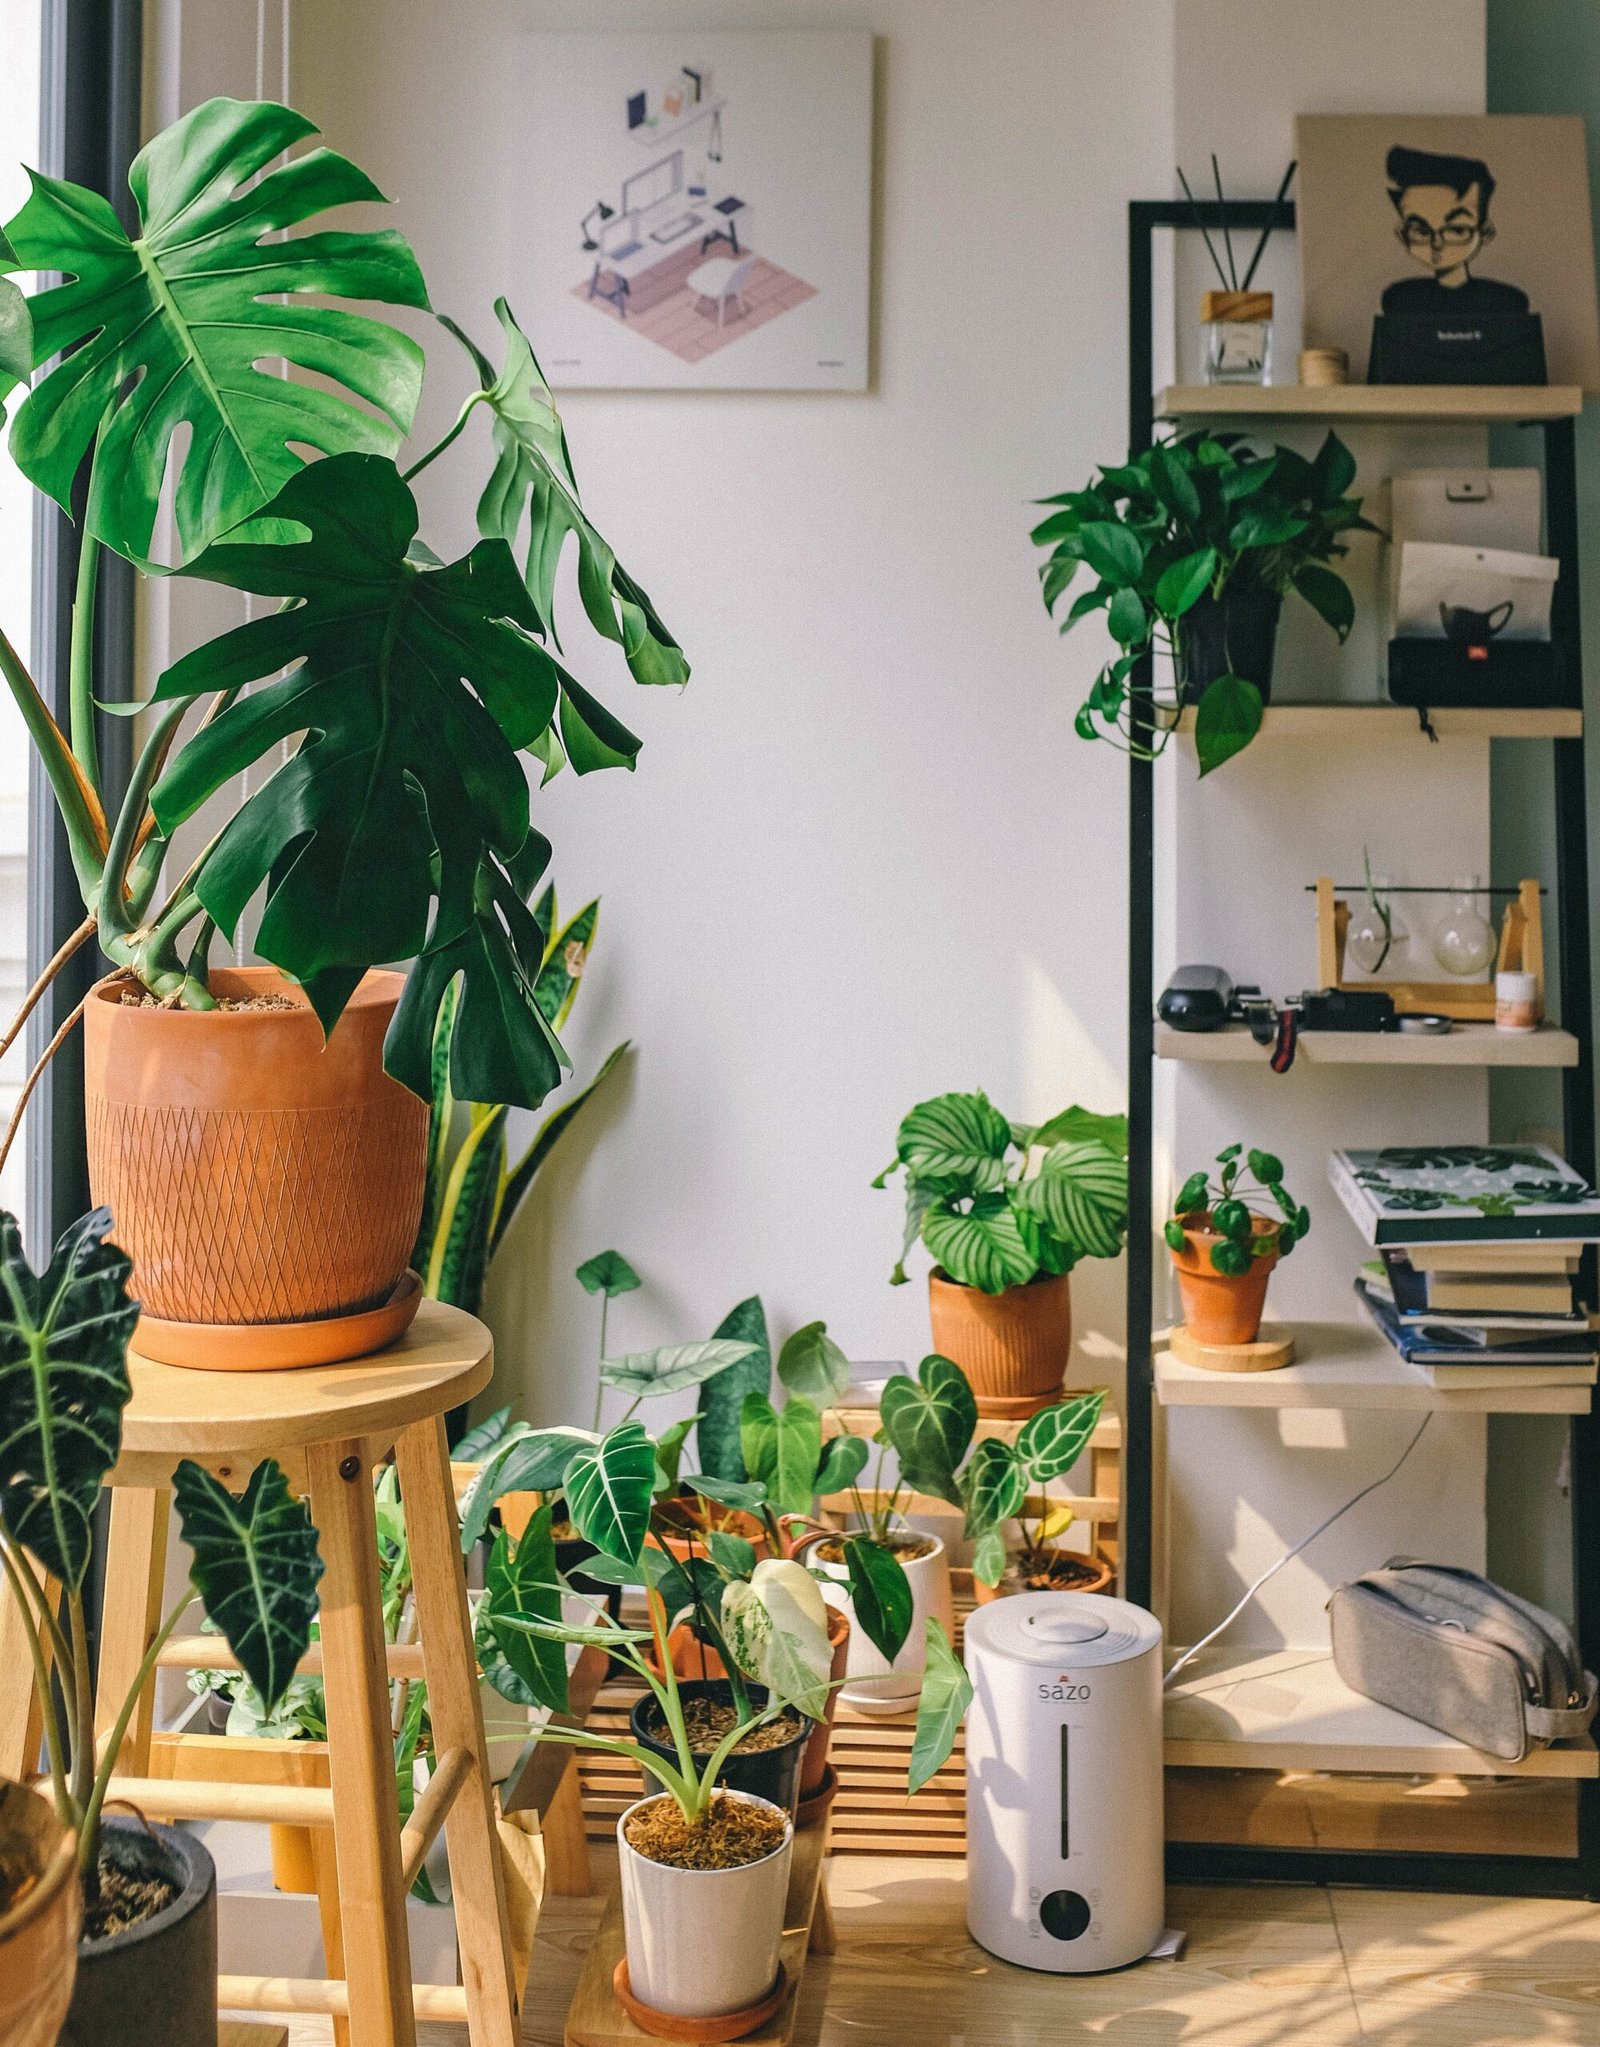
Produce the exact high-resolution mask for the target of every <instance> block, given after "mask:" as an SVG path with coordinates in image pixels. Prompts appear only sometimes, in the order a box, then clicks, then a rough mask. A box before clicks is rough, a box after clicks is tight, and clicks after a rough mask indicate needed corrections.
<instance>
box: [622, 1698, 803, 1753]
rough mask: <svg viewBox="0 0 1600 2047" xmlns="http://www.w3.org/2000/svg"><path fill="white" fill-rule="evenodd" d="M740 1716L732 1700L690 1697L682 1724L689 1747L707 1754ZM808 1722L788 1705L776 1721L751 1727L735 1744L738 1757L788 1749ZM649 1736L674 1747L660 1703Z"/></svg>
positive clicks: (684, 1706) (654, 1714) (684, 1708)
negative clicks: (761, 1750) (776, 1749)
mask: <svg viewBox="0 0 1600 2047" xmlns="http://www.w3.org/2000/svg"><path fill="white" fill-rule="evenodd" d="M737 1718H738V1715H737V1713H736V1711H735V1709H734V1707H733V1704H732V1702H731V1701H730V1700H727V1699H707V1698H704V1697H701V1698H692V1697H691V1698H687V1699H685V1700H684V1701H683V1724H684V1726H685V1727H686V1728H687V1729H688V1730H689V1746H690V1748H691V1749H692V1750H693V1751H694V1753H695V1754H696V1755H697V1756H708V1755H710V1753H711V1751H712V1750H713V1749H714V1748H715V1747H716V1745H717V1743H718V1742H719V1741H721V1740H722V1738H723V1736H724V1735H725V1734H727V1733H728V1731H729V1730H730V1729H731V1728H732V1726H733V1724H734V1722H735V1720H736V1719H737ZM805 1725H806V1723H805V1722H804V1721H803V1720H802V1719H801V1717H800V1715H799V1714H798V1713H797V1712H796V1711H795V1710H794V1708H793V1707H792V1706H785V1707H784V1709H783V1711H782V1712H781V1713H780V1714H779V1715H778V1717H777V1719H776V1720H769V1721H767V1722H766V1723H765V1724H764V1725H763V1726H760V1727H752V1728H751V1729H750V1730H749V1732H748V1733H746V1734H744V1735H743V1736H741V1738H740V1739H739V1740H738V1741H736V1742H735V1743H734V1746H733V1753H734V1754H735V1755H736V1756H745V1755H754V1754H755V1753H756V1752H757V1751H758V1750H760V1749H769V1748H787V1746H788V1745H789V1743H790V1742H791V1741H793V1740H794V1739H795V1737H796V1736H797V1735H799V1734H802V1733H804V1732H805ZM649 1729H650V1738H651V1740H652V1741H658V1742H661V1743H662V1744H663V1745H664V1746H666V1747H668V1748H670V1747H671V1746H672V1732H671V1729H670V1728H669V1727H668V1726H667V1723H666V1718H665V1716H664V1715H663V1713H662V1711H661V1709H660V1707H659V1706H658V1707H657V1708H656V1710H655V1712H654V1713H653V1714H652V1715H651V1717H650V1721H649Z"/></svg>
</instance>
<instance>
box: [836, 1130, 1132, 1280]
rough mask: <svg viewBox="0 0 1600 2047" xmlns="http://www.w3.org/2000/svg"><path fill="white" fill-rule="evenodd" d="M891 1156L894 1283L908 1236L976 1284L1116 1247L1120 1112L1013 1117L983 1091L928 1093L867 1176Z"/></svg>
mask: <svg viewBox="0 0 1600 2047" xmlns="http://www.w3.org/2000/svg"><path fill="white" fill-rule="evenodd" d="M1036 1151H1037V1152H1038V1153H1039V1154H1040V1156H1039V1158H1038V1161H1037V1163H1036V1164H1035V1163H1034V1159H1033V1155H1034V1153H1035V1152H1036ZM902 1167H903V1168H904V1169H905V1176H906V1219H905V1237H904V1242H903V1244H902V1246H901V1251H900V1259H899V1262H898V1263H897V1264H896V1266H895V1268H894V1271H893V1273H892V1274H891V1275H890V1284H891V1285H893V1286H900V1285H903V1284H904V1282H905V1278H906V1269H905V1261H906V1255H907V1253H908V1252H909V1251H910V1249H911V1247H912V1245H913V1244H915V1243H916V1241H917V1239H918V1237H919V1236H920V1237H921V1239H922V1241H923V1243H924V1244H925V1245H926V1246H927V1247H928V1250H929V1251H930V1252H931V1253H932V1254H933V1256H934V1258H935V1260H936V1261H937V1263H938V1264H939V1265H940V1266H941V1267H942V1268H943V1270H944V1271H945V1272H946V1273H947V1274H948V1275H949V1277H950V1278H951V1279H954V1280H958V1281H960V1282H961V1284H962V1285H963V1286H974V1287H979V1288H981V1289H982V1291H983V1292H984V1293H987V1294H999V1293H1004V1292H1005V1290H1006V1288H1007V1287H1014V1286H1026V1285H1027V1283H1028V1281H1029V1280H1031V1279H1036V1278H1038V1277H1039V1276H1040V1275H1041V1274H1044V1273H1061V1272H1070V1271H1071V1270H1072V1268H1073V1266H1074V1265H1076V1264H1077V1262H1078V1260H1079V1259H1080V1258H1115V1257H1116V1255H1117V1253H1118V1252H1119V1251H1120V1250H1121V1248H1122V1240H1123V1235H1124V1233H1125V1231H1126V1229H1127V1224H1128V1119H1127V1118H1126V1117H1125V1116H1097V1115H1095V1114H1093V1113H1092V1112H1091V1111H1090V1110H1088V1109H1080V1108H1076V1107H1074V1108H1071V1109H1064V1110H1062V1112H1061V1114H1060V1115H1059V1116H1052V1117H1051V1118H1050V1119H1049V1121H1048V1122H1046V1123H1038V1124H1030V1123H1012V1122H1010V1121H1008V1120H1007V1118H1006V1117H1004V1116H1003V1115H1001V1113H1000V1111H999V1110H998V1109H997V1108H995V1107H994V1105H993V1104H992V1103H991V1102H990V1100H989V1098H988V1096H987V1095H983V1094H970V1095H963V1094H955V1095H936V1096H934V1097H933V1099H932V1100H930V1101H926V1102H919V1103H918V1104H917V1106H916V1107H915V1108H914V1109H913V1110H912V1111H911V1112H910V1114H909V1115H908V1116H907V1117H906V1119H905V1121H904V1122H903V1123H902V1124H901V1125H900V1130H899V1135H898V1136H897V1138H896V1140H895V1158H894V1163H893V1164H892V1165H890V1166H887V1167H885V1169H884V1170H883V1172H881V1173H880V1174H879V1175H878V1177H877V1179H876V1180H874V1181H873V1183H872V1184H873V1186H874V1187H882V1186H884V1185H886V1184H887V1182H888V1180H889V1178H890V1175H891V1174H893V1173H896V1172H898V1171H899V1170H900V1169H901V1168H902Z"/></svg>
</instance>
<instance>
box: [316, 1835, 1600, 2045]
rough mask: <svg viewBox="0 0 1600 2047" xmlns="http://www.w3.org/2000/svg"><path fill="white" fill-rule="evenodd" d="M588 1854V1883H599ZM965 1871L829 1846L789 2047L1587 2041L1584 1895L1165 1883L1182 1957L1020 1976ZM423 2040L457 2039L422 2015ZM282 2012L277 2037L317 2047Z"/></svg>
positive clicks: (553, 1910)
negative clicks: (968, 1898) (999, 1955)
mask: <svg viewBox="0 0 1600 2047" xmlns="http://www.w3.org/2000/svg"><path fill="white" fill-rule="evenodd" d="M603 1873H604V1871H603V1864H602V1862H601V1858H600V1857H599V1856H598V1855H597V1857H596V1875H597V1877H603ZM962 1883H963V1866H962V1864H961V1863H960V1862H958V1861H955V1860H949V1861H945V1860H937V1861H932V1860H929V1861H916V1862H913V1861H907V1860H903V1859H897V1858H889V1857H881V1858H880V1857H875V1856H862V1855H852V1856H841V1857H837V1858H836V1859H835V1860H834V1862H833V1864H832V1872H831V1884H832V1895H833V1899H834V1904H835V1910H836V1913H837V1917H838V1926H839V1952H838V1953H837V1954H836V1955H835V1956H834V1957H833V1958H832V1959H831V1960H829V1961H814V1962H813V1963H812V1964H811V1966H810V1968H809V1969H808V1971H807V1974H806V1981H805V1986H804V1990H803V1993H802V1996H803V2003H802V2008H801V2013H800V2022H799V2025H798V2028H797V2030H796V2035H795V2038H796V2042H797V2047H907V2043H914V2047H1035V2043H1042V2042H1048V2043H1050V2047H1076V2043H1080V2042H1081V2043H1084V2047H1089V2043H1097V2047H1280V2043H1282V2047H1567V2043H1571V2047H1596V2043H1597V2042H1600V1906H1595V1905H1580V1904H1561V1903H1549V1902H1544V1901H1538V1900H1517V1901H1513V1902H1506V1901H1501V1900H1496V1899H1487V1898H1446V1897H1436V1896H1423V1895H1417V1894H1410V1893H1396V1892H1369V1891H1340V1892H1328V1891H1315V1890H1288V1889H1264V1888H1263V1889H1253V1890H1220V1889H1219V1890H1209V1889H1208V1890H1200V1889H1191V1890H1179V1891H1173V1892H1171V1893H1170V1894H1169V1912H1170V1916H1171V1920H1172V1923H1173V1924H1174V1925H1175V1926H1179V1927H1182V1928H1184V1929H1186V1931H1187V1933H1188V1936H1189V1940H1188V1946H1187V1949H1186V1950H1185V1953H1184V1956H1183V1958H1182V1960H1181V1961H1177V1962H1148V1963H1144V1964H1142V1965H1141V1966H1140V1967H1138V1968H1136V1969H1127V1970H1123V1971H1121V1972H1119V1973H1118V1974H1115V1975H1109V1976H1088V1977H1078V1978H1063V1977H1055V1976H1039V1975H1034V1974H1031V1973H1030V1972H1028V1971H1027V1970H1023V1969H1013V1968H1010V1967H1008V1966H1007V1965H1006V1964H1005V1963H1003V1962H997V1961H995V1960H994V1959H993V1958H992V1957H991V1956H989V1955H986V1954H985V1953H984V1952H983V1951H982V1950H981V1949H980V1948H977V1947H974V1946H973V1945H972V1943H971V1942H970V1941H969V1940H968V1939H967V1936H966V1930H965V1926H964V1924H963V1899H962ZM598 1915H599V1903H598V1900H596V1899H574V1898H552V1899H551V1900H550V1901H549V1903H548V1904H547V1906H546V1908H545V1914H544V1919H543V1921H542V1923H541V1926H540V1929H539V1942H538V1946H537V1947H536V1949H535V1951H534V1960H533V1967H532V1971H531V1973H530V1977H529V1994H528V1998H527V2004H526V2009H525V2012H524V2016H523V2039H524V2041H525V2042H527V2043H529V2047H560V2043H561V2038H562V2019H563V2016H564V2014H565V2011H566V2006H567V2000H568V1998H569V1997H570V1995H571V1992H572V1987H573V1984H574V1983H575V1981H576V1979H577V1972H578V1965H579V1962H580V1960H581V1958H582V1955H583V1952H584V1949H585V1947H586V1946H587V1944H588V1940H589V1936H590V1933H591V1932H592V1930H593V1927H594V1923H595V1920H596V1919H597V1917H598ZM422 2038H423V2040H424V2041H425V2042H426V2043H427V2047H447V2043H448V2047H461V2043H463V2042H464V2040H465V2034H464V2032H462V2031H461V2030H459V2029H456V2028H452V2027H424V2028H423V2029H422ZM328 2039H329V2031H328V2026H327V2022H326V2021H311V2020H302V2021H297V2022H295V2024H294V2025H293V2026H292V2027H291V2029H290V2041H291V2047H325V2043H326V2042H327V2041H328Z"/></svg>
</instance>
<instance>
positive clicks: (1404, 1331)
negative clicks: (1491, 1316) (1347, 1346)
mask: <svg viewBox="0 0 1600 2047" xmlns="http://www.w3.org/2000/svg"><path fill="white" fill-rule="evenodd" d="M1356 1298H1357V1299H1358V1300H1359V1301H1360V1303H1361V1305H1362V1307H1363V1308H1365V1309H1366V1311H1367V1313H1368V1315H1370V1316H1371V1318H1372V1320H1373V1321H1374V1322H1375V1323H1376V1324H1377V1326H1378V1328H1379V1329H1381V1330H1382V1332H1383V1334H1384V1335H1385V1336H1386V1337H1387V1338H1388V1339H1389V1341H1390V1343H1392V1344H1393V1345H1394V1347H1395V1349H1396V1350H1397V1351H1398V1352H1399V1353H1400V1355H1401V1357H1402V1358H1404V1359H1405V1361H1406V1363H1407V1364H1408V1365H1421V1366H1433V1365H1459V1366H1464V1367H1471V1368H1472V1369H1473V1370H1475V1371H1486V1372H1487V1371H1495V1370H1498V1371H1501V1372H1503V1373H1506V1374H1516V1373H1519V1372H1521V1371H1524V1370H1527V1369H1529V1368H1531V1367H1554V1366H1566V1367H1568V1368H1570V1370H1571V1371H1572V1373H1573V1375H1574V1378H1573V1383H1575V1384H1579V1385H1592V1384H1593V1383H1594V1378H1595V1338H1594V1336H1593V1335H1592V1334H1591V1333H1590V1332H1589V1331H1588V1330H1579V1331H1574V1332H1573V1333H1572V1334H1570V1335H1565V1336H1549V1335H1543V1336H1526V1337H1523V1338H1521V1339H1519V1340H1518V1341H1516V1342H1509V1343H1508V1342H1503V1341H1500V1342H1494V1343H1491V1342H1489V1341H1488V1340H1487V1337H1486V1335H1485V1333H1484V1332H1483V1331H1482V1330H1469V1329H1459V1328H1454V1327H1452V1326H1450V1325H1449V1324H1445V1325H1438V1324H1434V1323H1422V1324H1411V1323H1403V1322H1402V1321H1401V1320H1400V1317H1399V1315H1398V1313H1397V1312H1396V1310H1395V1305H1394V1302H1393V1300H1392V1299H1391V1298H1390V1296H1389V1294H1388V1292H1387V1290H1386V1289H1385V1288H1383V1287H1381V1286H1378V1285H1375V1284H1374V1282H1373V1281H1371V1280H1370V1279H1358V1280H1357V1281H1356ZM1469 1383H1472V1384H1488V1383H1491V1382H1489V1381H1487V1380H1482V1381H1478V1380H1474V1381H1471V1382H1469ZM1500 1383H1506V1380H1505V1379H1502V1380H1501V1382H1500ZM1511 1383H1518V1384H1520V1383H1522V1382H1521V1381H1520V1380H1516V1379H1512V1380H1511ZM1528 1383H1530V1384H1532V1383H1538V1382H1534V1381H1530V1382H1528Z"/></svg>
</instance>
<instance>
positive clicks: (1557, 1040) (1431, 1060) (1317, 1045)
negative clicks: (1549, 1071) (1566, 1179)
mask: <svg viewBox="0 0 1600 2047" xmlns="http://www.w3.org/2000/svg"><path fill="white" fill-rule="evenodd" d="M1270 1053H1271V1047H1270V1046H1267V1045H1258V1044H1257V1043H1256V1041H1255V1039H1254V1038H1252V1037H1251V1035H1250V1032H1249V1030H1248V1029H1247V1027H1246V1026H1245V1025H1244V1024H1229V1025H1227V1026H1226V1027H1225V1028H1224V1029H1223V1030H1220V1031H1175V1030H1174V1029H1173V1028H1172V1026H1171V1025H1170V1024H1164V1023H1157V1025H1156V1057H1157V1058H1158V1059H1182V1060H1186V1061H1188V1062H1190V1063H1191V1064H1196V1065H1228V1066H1259V1067H1260V1068H1261V1070H1262V1072H1263V1073H1265V1072H1266V1071H1267V1070H1268V1067H1267V1062H1268V1058H1269V1056H1270ZM1301 1063H1304V1064H1305V1065H1307V1066H1576V1065H1577V1063H1578V1041H1577V1039H1576V1038H1575V1037H1574V1036H1573V1035H1572V1033H1571V1032H1570V1031H1564V1030H1561V1029H1559V1028H1558V1027H1557V1026H1556V1025H1555V1024H1544V1025H1542V1026H1541V1027H1540V1028H1539V1029H1538V1030H1537V1031H1535V1032H1533V1033H1532V1034H1531V1035H1530V1036H1527V1037H1522V1036H1518V1035H1516V1034H1514V1033H1512V1032H1510V1031H1497V1030H1496V1029H1495V1027H1494V1025H1493V1024H1472V1023H1468V1024H1457V1025H1456V1027H1455V1028H1454V1030H1452V1031H1450V1032H1449V1033H1448V1034H1447V1035H1446V1036H1445V1037H1442V1038H1430V1037H1423V1036H1414V1035H1412V1034H1411V1033H1409V1032H1406V1031H1306V1032H1304V1033H1303V1034H1302V1036H1301V1038H1300V1041H1299V1044H1298V1046H1297V1047H1296V1050H1295V1064H1296V1065H1300V1064H1301Z"/></svg>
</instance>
